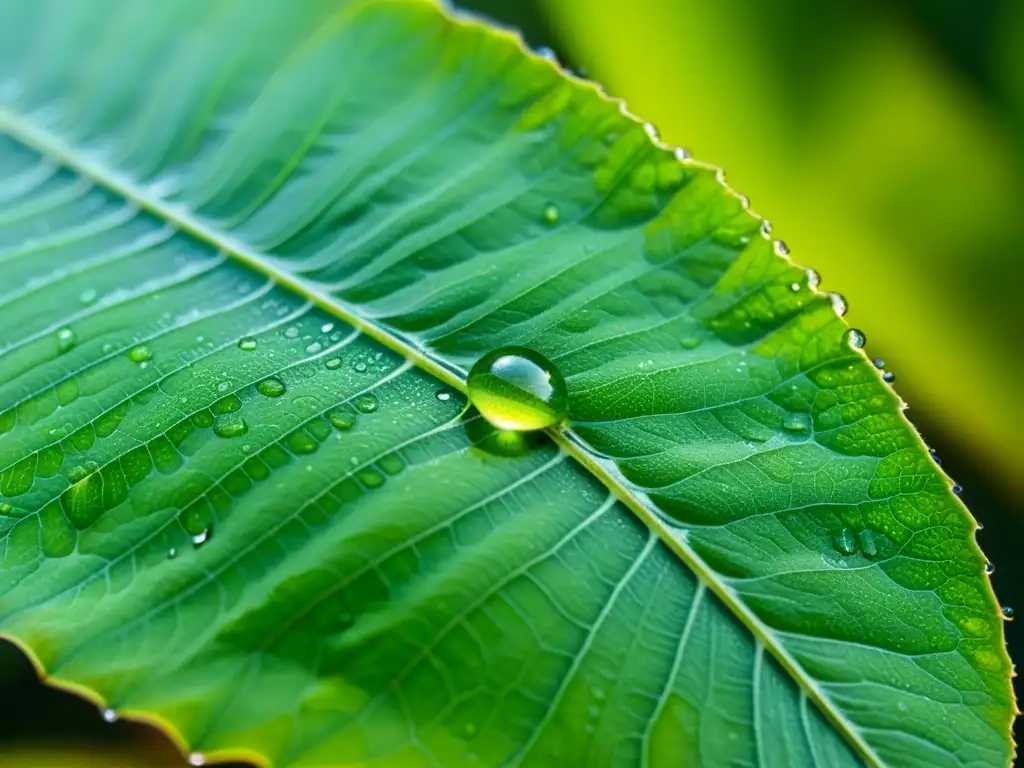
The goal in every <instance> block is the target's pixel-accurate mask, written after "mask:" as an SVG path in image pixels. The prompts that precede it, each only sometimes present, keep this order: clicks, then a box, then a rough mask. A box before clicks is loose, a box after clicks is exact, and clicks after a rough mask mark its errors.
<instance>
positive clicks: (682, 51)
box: [0, 0, 1024, 768]
mask: <svg viewBox="0 0 1024 768" xmlns="http://www.w3.org/2000/svg"><path fill="white" fill-rule="evenodd" d="M460 5H461V7H463V8H470V9H473V10H476V11H479V12H482V13H485V14H487V15H489V16H491V17H492V18H496V19H499V20H501V21H503V22H505V23H507V24H509V25H513V26H517V27H521V28H522V29H523V30H524V33H525V35H526V37H527V39H528V40H529V41H530V42H531V43H532V44H534V45H537V46H540V45H547V46H551V47H553V48H554V49H555V50H556V52H557V54H558V56H559V58H560V59H561V60H562V61H563V62H566V63H568V64H570V65H572V66H575V67H582V68H585V70H586V72H587V74H588V76H589V77H591V78H592V79H595V80H597V81H599V82H601V83H602V84H603V85H604V86H605V87H606V89H607V90H608V91H609V93H610V94H612V95H614V96H620V97H623V98H625V99H626V100H627V102H628V106H629V109H630V111H632V112H633V113H634V114H637V115H640V116H642V117H643V118H645V119H647V120H650V121H652V122H653V123H654V124H655V125H656V126H657V127H658V128H659V130H660V133H661V135H662V137H663V138H664V140H665V141H667V142H669V143H671V144H676V145H682V146H685V147H687V148H688V149H690V150H691V152H692V153H693V155H694V156H695V157H697V158H698V159H701V160H706V161H708V162H711V163H714V164H716V165H719V166H721V167H722V168H724V169H725V170H726V171H727V176H728V181H729V183H730V184H731V186H733V187H734V188H735V189H736V190H738V191H740V192H742V193H744V194H746V195H748V196H749V197H750V199H751V201H752V204H753V207H754V209H755V210H757V211H758V212H760V213H762V214H763V215H765V216H766V217H768V218H769V219H770V220H771V222H772V224H773V225H774V227H775V234H776V235H777V236H778V237H780V238H782V239H784V240H785V241H786V242H787V243H788V245H789V246H790V249H791V253H792V256H793V258H794V259H795V260H796V261H797V262H798V263H801V264H803V265H805V266H809V267H813V268H814V269H816V270H817V271H818V272H819V273H821V275H822V286H821V287H822V288H823V289H825V290H834V291H839V292H841V293H842V294H843V295H844V296H845V297H846V299H847V300H848V302H849V305H850V311H849V314H848V319H849V320H850V321H851V323H852V324H854V325H855V326H857V327H859V328H861V329H863V330H864V331H865V333H866V334H867V337H868V347H867V351H868V353H869V354H870V355H872V356H878V357H883V358H884V359H885V360H886V362H887V365H888V368H889V369H890V370H892V371H894V372H895V373H896V375H897V382H896V387H897V390H898V392H899V393H900V394H901V395H902V396H903V397H904V399H905V400H907V402H908V403H909V404H910V411H909V415H910V417H911V419H912V420H913V421H914V422H915V423H916V424H918V426H919V427H920V428H921V430H922V432H923V434H924V436H925V439H926V440H927V441H928V442H929V443H930V444H932V445H934V446H935V447H936V448H937V449H938V452H939V454H940V455H941V456H942V457H943V458H944V459H945V460H946V467H947V469H948V470H949V471H950V474H951V475H952V476H953V477H954V478H955V479H956V480H958V481H959V482H961V483H962V484H963V485H964V487H965V490H964V498H965V500H966V501H967V503H968V505H969V506H970V507H971V508H972V510H973V511H974V512H975V514H976V516H977V517H978V518H979V519H980V520H981V521H983V522H984V523H985V524H986V526H987V527H986V530H985V531H983V532H982V533H981V534H980V535H979V540H980V542H981V544H982V546H983V548H984V549H985V550H986V552H988V553H989V555H990V557H991V558H992V560H993V561H994V562H995V564H996V568H997V570H996V574H995V577H994V578H995V585H996V589H997V593H998V595H999V596H1000V598H1001V600H1002V601H1003V602H1005V603H1009V604H1011V605H1012V604H1014V603H1017V604H1018V605H1019V606H1020V605H1021V603H1022V602H1024V599H1018V595H1020V594H1021V590H1022V586H1021V585H1022V584H1024V563H1021V558H1020V555H1019V552H1020V551H1021V550H1022V547H1024V511H1022V508H1024V436H1022V434H1021V429H1022V427H1024V392H1022V390H1024V363H1022V356H1024V290H1022V289H1024V2H1022V1H1021V0H472V2H468V1H467V2H464V3H461V4H460ZM1022 607H1024V606H1022ZM1016 630H1017V628H1016V627H1015V626H1012V625H1011V627H1010V628H1009V632H1008V635H1009V637H1010V642H1011V653H1013V652H1014V648H1020V647H1021V642H1020V640H1021V639H1020V637H1019V635H1020V632H1019V631H1016ZM1016 655H1017V656H1021V655H1022V653H1021V652H1017V654H1016ZM8 657H10V658H9V659H8ZM0 702H2V708H3V710H4V711H5V712H12V713H13V715H12V716H11V717H7V718H5V720H4V722H2V723H0V758H2V759H0V763H2V764H4V765H11V766H26V767H28V766H39V768H43V767H44V766H47V767H49V766H60V767H61V768H63V767H64V766H71V765H82V766H88V765H92V764H96V765H110V766H122V765H124V766H140V768H141V767H142V766H147V767H153V768H156V767H157V766H160V767H162V766H172V765H183V763H182V762H180V761H178V759H177V757H176V755H175V753H174V750H173V748H172V747H171V746H170V745H169V744H168V743H166V742H165V741H163V740H162V739H161V738H160V737H159V736H156V735H155V734H153V733H151V732H149V731H148V730H147V729H145V728H142V727H139V726H131V725H127V724H118V725H116V726H108V725H106V724H105V723H103V721H102V720H101V719H100V716H99V714H98V713H95V712H93V711H92V709H91V707H90V706H89V705H87V704H85V703H84V702H82V701H79V700H76V699H74V698H73V697H71V696H70V695H68V694H58V693H55V692H49V691H46V690H44V689H42V688H41V687H39V686H38V685H37V684H35V683H34V682H33V681H32V675H31V672H30V670H29V669H28V667H27V666H26V665H25V663H24V662H23V660H21V659H19V658H18V657H17V656H16V655H14V654H13V653H11V651H10V649H9V648H6V647H4V648H0ZM1018 730H1019V729H1018ZM1020 740H1021V739H1020V737H1019V736H1018V742H1019V741H1020ZM54 747H56V748H57V749H58V750H59V751H57V752H52V751H51V752H50V753H49V754H48V756H47V754H44V752H46V750H47V749H51V750H52V748H54ZM68 750H71V751H68ZM89 760H92V761H93V762H89Z"/></svg>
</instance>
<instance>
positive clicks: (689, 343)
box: [679, 336, 701, 349]
mask: <svg viewBox="0 0 1024 768" xmlns="http://www.w3.org/2000/svg"><path fill="white" fill-rule="evenodd" d="M700 344H701V340H700V336H683V338H681V339H680V340H679V346H681V347H682V348H683V349H696V348H697V347H699V346H700Z"/></svg>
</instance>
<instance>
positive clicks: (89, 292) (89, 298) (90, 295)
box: [78, 288, 99, 306]
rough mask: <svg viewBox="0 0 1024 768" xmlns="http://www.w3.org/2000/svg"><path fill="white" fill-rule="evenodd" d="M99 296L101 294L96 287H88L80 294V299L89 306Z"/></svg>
mask: <svg viewBox="0 0 1024 768" xmlns="http://www.w3.org/2000/svg"><path fill="white" fill-rule="evenodd" d="M97 296H99V294H98V293H96V289H95V288H86V289H85V290H84V291H82V292H81V293H80V294H78V301H79V302H80V303H82V304H84V305H85V306H89V305H90V304H92V303H93V302H94V301H96V298H97Z"/></svg>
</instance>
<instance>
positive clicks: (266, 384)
mask: <svg viewBox="0 0 1024 768" xmlns="http://www.w3.org/2000/svg"><path fill="white" fill-rule="evenodd" d="M256 391H257V392H259V393H260V394H261V395H263V396H264V397H280V396H281V395H283V394H284V393H285V386H284V383H283V382H282V381H281V380H280V379H273V378H271V379H264V380H263V381H261V382H260V383H259V384H257V385H256Z"/></svg>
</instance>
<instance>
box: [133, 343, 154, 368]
mask: <svg viewBox="0 0 1024 768" xmlns="http://www.w3.org/2000/svg"><path fill="white" fill-rule="evenodd" d="M152 356H153V355H152V353H150V351H149V347H147V346H146V345H145V344H139V345H138V346H135V347H132V348H131V349H129V350H128V359H129V360H131V361H132V362H133V363H144V362H146V361H147V360H149V358H151V357H152Z"/></svg>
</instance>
